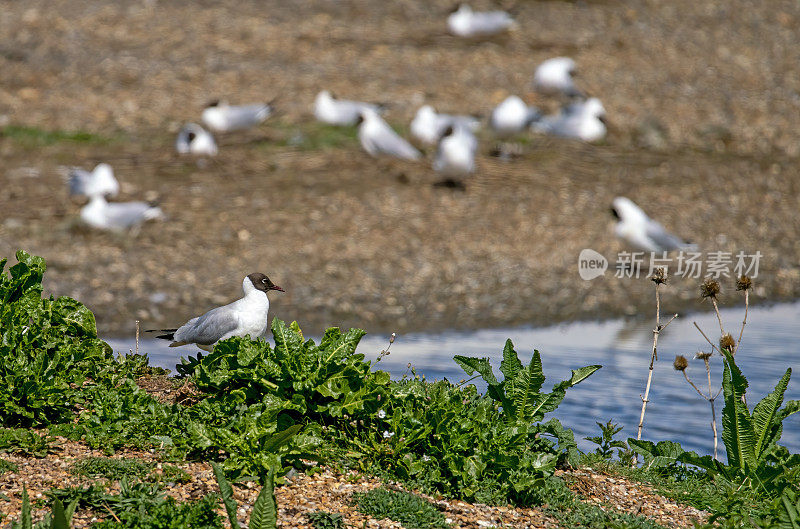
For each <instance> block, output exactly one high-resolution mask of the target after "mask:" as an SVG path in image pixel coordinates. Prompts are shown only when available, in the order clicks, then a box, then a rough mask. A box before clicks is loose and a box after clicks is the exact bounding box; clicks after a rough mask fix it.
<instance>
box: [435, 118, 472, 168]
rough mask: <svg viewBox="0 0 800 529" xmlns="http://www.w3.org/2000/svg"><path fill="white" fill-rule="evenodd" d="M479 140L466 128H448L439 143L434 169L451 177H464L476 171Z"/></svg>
mask: <svg viewBox="0 0 800 529" xmlns="http://www.w3.org/2000/svg"><path fill="white" fill-rule="evenodd" d="M477 148H478V140H477V139H476V138H475V136H474V135H473V134H472V132H470V131H469V130H468V129H466V128H464V127H448V128H447V130H445V132H444V134H443V135H442V138H441V140H440V141H439V147H438V148H437V150H436V158H434V161H433V168H434V170H436V171H437V172H440V173H442V174H444V175H446V176H449V177H463V176H466V175H469V174H471V173H473V172H474V171H475V151H476V150H477Z"/></svg>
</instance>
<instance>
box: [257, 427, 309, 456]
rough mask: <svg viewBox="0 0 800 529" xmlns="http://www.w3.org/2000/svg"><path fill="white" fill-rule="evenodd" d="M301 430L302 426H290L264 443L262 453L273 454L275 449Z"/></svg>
mask: <svg viewBox="0 0 800 529" xmlns="http://www.w3.org/2000/svg"><path fill="white" fill-rule="evenodd" d="M302 429H303V425H302V424H295V425H294V426H290V427H289V428H287V429H285V430H283V431H281V432H278V433H276V434H275V435H273V436H272V437H270V438H269V439H268V440H267V441H266V443H264V451H266V452H273V451H275V450H276V449H277V448H280V447H281V446H283V445H285V444H287V443H288V442H289V441H290V440H291V439H292V437H294V436H295V435H296V434H297V433H298V432H300V430H302Z"/></svg>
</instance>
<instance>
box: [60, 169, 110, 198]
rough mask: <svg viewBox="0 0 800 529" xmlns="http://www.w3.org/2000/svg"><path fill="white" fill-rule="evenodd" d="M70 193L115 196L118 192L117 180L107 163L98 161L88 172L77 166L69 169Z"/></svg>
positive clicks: (88, 195)
mask: <svg viewBox="0 0 800 529" xmlns="http://www.w3.org/2000/svg"><path fill="white" fill-rule="evenodd" d="M68 182H69V194H70V195H82V196H87V197H90V196H93V195H104V196H111V197H115V196H117V194H118V193H119V182H117V179H116V178H114V170H113V169H112V168H111V166H110V165H108V164H107V163H100V164H97V166H96V167H95V168H94V169H93V170H92V172H91V173H90V172H89V171H86V170H84V169H81V168H79V167H73V168H72V169H70V171H69V175H68Z"/></svg>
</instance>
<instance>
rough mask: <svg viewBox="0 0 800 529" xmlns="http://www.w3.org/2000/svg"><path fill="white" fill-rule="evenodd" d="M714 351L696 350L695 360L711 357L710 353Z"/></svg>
mask: <svg viewBox="0 0 800 529" xmlns="http://www.w3.org/2000/svg"><path fill="white" fill-rule="evenodd" d="M713 354H714V353H705V352H703V351H698V352H697V354H695V355H694V358H695V360H708V359H709V358H711V355H713Z"/></svg>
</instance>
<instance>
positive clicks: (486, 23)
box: [472, 11, 514, 33]
mask: <svg viewBox="0 0 800 529" xmlns="http://www.w3.org/2000/svg"><path fill="white" fill-rule="evenodd" d="M513 23H514V19H513V18H511V16H510V15H509V14H508V13H506V12H504V11H489V12H485V13H475V14H474V15H473V17H472V30H473V31H474V32H478V33H496V32H499V31H503V30H505V29H507V28H508V27H509V26H511V24H513Z"/></svg>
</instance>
